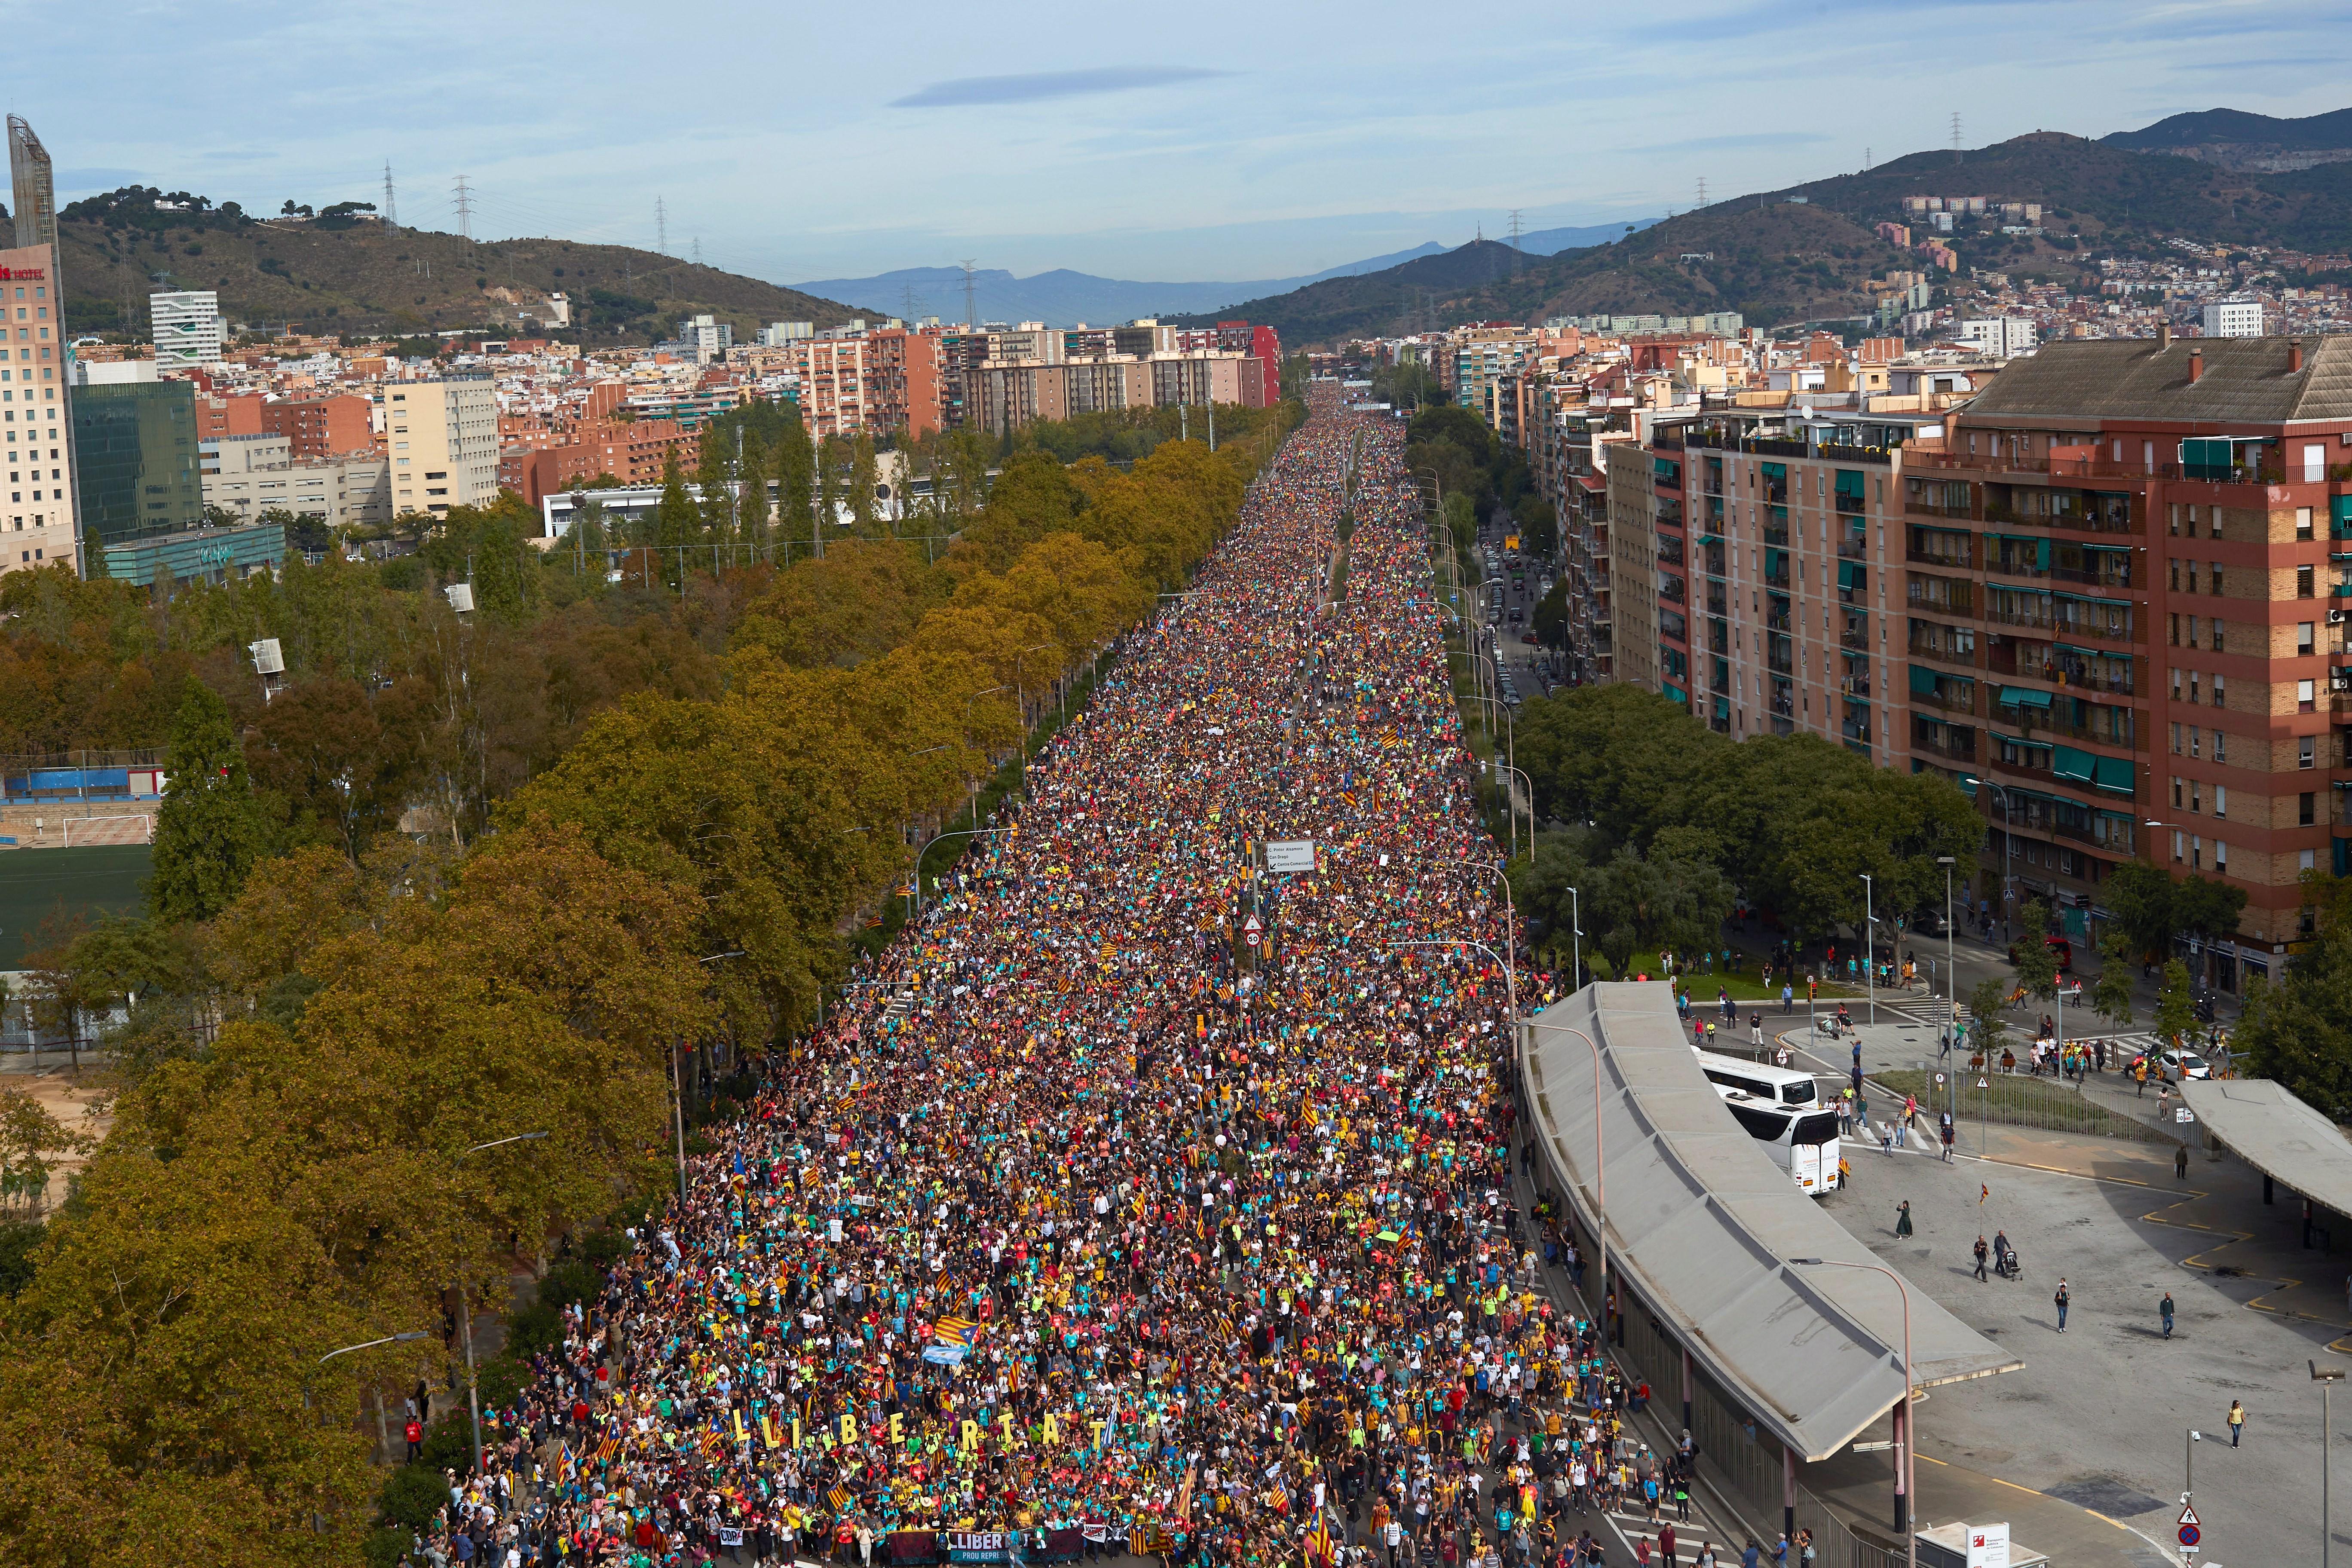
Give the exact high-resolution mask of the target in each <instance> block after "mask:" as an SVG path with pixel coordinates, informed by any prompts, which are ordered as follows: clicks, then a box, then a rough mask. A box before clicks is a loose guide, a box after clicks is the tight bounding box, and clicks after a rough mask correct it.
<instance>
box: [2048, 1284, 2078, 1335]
mask: <svg viewBox="0 0 2352 1568" xmlns="http://www.w3.org/2000/svg"><path fill="white" fill-rule="evenodd" d="M2050 1300H2051V1304H2052V1305H2053V1306H2055V1307H2056V1308H2057V1309H2058V1331H2059V1332H2060V1333H2062V1334H2063V1333H2064V1332H2065V1331H2066V1307H2067V1304H2068V1303H2069V1302H2070V1301H2072V1300H2074V1297H2073V1296H2072V1295H2071V1294H2070V1293H2069V1292H2068V1291H2067V1289H2066V1277H2065V1276H2064V1275H2063V1274H2061V1275H2060V1276H2058V1294H2056V1295H2055V1296H2053V1297H2052V1298H2050Z"/></svg>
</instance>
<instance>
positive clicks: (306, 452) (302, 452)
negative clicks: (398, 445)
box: [261, 394, 375, 463]
mask: <svg viewBox="0 0 2352 1568" xmlns="http://www.w3.org/2000/svg"><path fill="white" fill-rule="evenodd" d="M373 419H374V413H373V408H372V407H371V405H370V404H369V402H368V400H367V399H366V398H364V397H356V396H352V395H350V394H345V395H341V396H338V397H289V398H281V399H278V400H277V401H275V402H265V403H263V404H262V405H261V428H262V429H264V430H268V431H271V432H274V433H275V434H278V435H280V436H283V437H286V439H287V443H288V450H289V453H290V455H291V458H292V460H293V461H295V462H297V463H324V462H328V461H331V460H332V459H334V458H344V457H349V456H351V455H352V453H355V452H366V451H369V450H372V449H373V447H374V446H375V430H374V426H373Z"/></svg>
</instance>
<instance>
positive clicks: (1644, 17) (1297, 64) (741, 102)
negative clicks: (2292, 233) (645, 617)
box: [0, 0, 2352, 308]
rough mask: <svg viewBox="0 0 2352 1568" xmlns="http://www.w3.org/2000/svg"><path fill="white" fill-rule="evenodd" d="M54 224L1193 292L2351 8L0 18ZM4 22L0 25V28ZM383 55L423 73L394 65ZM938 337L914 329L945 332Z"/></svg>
mask: <svg viewBox="0 0 2352 1568" xmlns="http://www.w3.org/2000/svg"><path fill="white" fill-rule="evenodd" d="M10 13H22V16H21V23H22V25H20V26H14V27H11V28H9V29H8V30H9V32H10V34H11V36H12V37H14V38H15V39H17V40H21V41H22V45H23V46H24V47H18V48H16V50H14V51H13V52H12V58H11V60H10V62H9V63H10V67H11V69H10V71H9V73H8V75H9V89H8V90H9V94H10V101H9V105H8V107H9V108H10V109H11V110H13V111H14V112H16V113H19V114H22V115H24V116H26V118H27V119H28V120H30V121H32V123H33V125H34V128H35V129H36V130H37V132H39V133H40V135H41V137H42V139H43V140H44V142H47V145H48V148H49V150H50V153H51V154H52V156H53V157H54V158H55V159H56V160H57V163H58V168H59V171H60V182H59V183H60V186H61V191H60V195H61V197H62V198H63V199H68V200H70V199H71V198H72V197H73V196H74V195H81V194H88V193H89V191H92V190H100V189H107V188H110V187H112V186H114V185H116V184H123V183H126V182H130V181H136V182H138V183H140V184H154V185H159V186H161V187H163V189H165V190H172V189H178V188H185V189H188V190H194V191H199V192H202V193H204V194H205V195H211V196H213V197H214V198H215V200H224V199H235V200H237V201H241V202H243V203H245V204H246V205H247V206H248V207H254V208H264V209H267V210H270V211H275V210H276V209H277V207H278V204H279V203H280V202H282V201H284V200H286V199H287V198H289V197H292V198H294V199H296V200H299V201H304V202H309V203H311V204H313V205H323V204H325V203H327V202H331V201H337V200H352V199H357V200H371V199H375V198H376V197H377V196H378V195H380V193H381V190H382V183H383V163H384V162H385V160H387V159H389V160H390V161H391V163H392V166H393V173H394V178H395V181H396V183H397V186H398V191H399V213H400V216H401V218H402V219H403V220H404V222H407V223H410V224H415V225H423V226H436V227H450V228H453V227H455V217H454V213H453V209H452V206H451V194H450V193H451V187H452V184H453V182H454V180H455V179H456V177H457V176H458V175H459V174H464V175H467V176H468V178H469V181H470V184H471V185H472V187H473V190H474V192H475V199H476V208H477V217H476V223H475V233H476V235H477V237H498V236H503V235H520V234H553V235H561V236H563V237H570V238H574V239H582V240H600V241H610V242H618V243H627V244H634V245H641V246H645V247H652V246H653V245H654V244H655V240H656V231H655V204H656V200H657V199H658V200H659V201H660V202H661V203H662V204H663V205H664V206H665V207H666V208H667V214H668V234H669V247H670V249H671V250H672V251H673V252H674V253H677V254H681V255H683V254H687V253H688V251H689V250H690V248H691V247H692V245H693V243H694V241H695V240H696V239H699V241H700V243H701V254H702V257H703V258H704V259H705V260H706V261H709V262H710V263H711V264H713V265H715V266H723V267H727V268H731V269H734V270H737V271H741V272H747V273H751V274H753V275H755V276H759V277H763V278H768V279H775V280H778V281H787V280H791V279H803V278H823V277H845V276H854V275H861V274H866V273H871V272H878V271H883V270H886V269H888V268H898V267H913V266H937V265H942V264H946V263H949V262H952V261H954V260H956V259H959V258H964V257H971V258H977V259H978V261H979V263H980V265H982V266H983V267H1003V268H1010V269H1011V270H1013V271H1014V272H1016V273H1020V274H1024V275H1026V274H1029V273H1033V272H1036V271H1040V270H1043V269H1045V268H1053V267H1069V268H1076V269H1078V270H1081V271H1087V272H1095V273H1101V274H1107V275H1111V276H1117V277H1125V278H1139V279H1167V280H1192V279H1229V278H1268V277H1280V276H1286V275H1290V274H1296V273H1301V272H1309V271H1314V270H1317V269H1319V268H1325V267H1330V266H1335V265H1338V264H1339V263H1342V262H1346V261H1350V260H1353V259H1355V258H1359V257H1363V256H1370V255H1376V254H1380V253H1382V252H1386V251H1391V250H1397V249H1402V248H1405V247H1410V246H1412V245H1415V244H1418V243H1420V242H1421V241H1423V240H1425V239H1435V240H1439V241H1441V242H1444V243H1448V244H1452V243H1458V242H1459V241H1461V240H1465V239H1467V238H1469V237H1470V236H1471V235H1472V233H1473V232H1474V231H1475V228H1476V227H1477V226H1480V225H1483V226H1485V229H1486V233H1487V234H1489V235H1497V234H1500V233H1501V232H1502V231H1503V229H1504V227H1505V225H1506V223H1507V213H1508V212H1509V210H1510V209H1511V208H1513V207H1517V208H1519V209H1521V210H1522V213H1523V221H1524V222H1525V223H1526V225H1527V226H1528V227H1529V228H1531V229H1533V228H1543V227H1551V226H1559V225H1562V224H1584V223H1596V222H1601V221H1604V220H1608V219H1612V218H1618V217H1634V216H1654V215H1657V214H1660V213H1662V212H1664V211H1665V210H1667V209H1669V208H1674V209H1679V208H1682V207H1685V206H1688V205H1691V203H1692V201H1693V200H1694V197H1695V193H1696V182H1697V181H1698V180H1699V179H1700V178H1702V177H1704V178H1705V179H1706V182H1707V189H1708V193H1709V195H1711V196H1713V197H1717V198H1721V197H1723V196H1727V195H1737V194H1738V193H1739V192H1741V191H1747V190H1761V189H1769V188H1772V187H1775V186H1779V185H1783V184H1791V183H1794V182H1796V181H1800V180H1805V179H1814V178H1820V177H1822V176H1824V175H1827V174H1836V173H1839V172H1842V171H1845V170H1850V169H1854V168H1858V167H1860V166H1861V164H1862V163H1863V161H1864V156H1865V153H1867V155H1868V156H1870V157H1872V158H1874V159H1875V160H1877V161H1884V160H1885V159H1887V158H1890V157H1893V156H1896V155H1898V154H1900V153H1906V152H1912V151H1916V150H1918V149H1920V148H1922V147H1929V146H1942V145H1945V144H1947V142H1948V138H1949V134H1950V130H1949V117H1950V115H1951V112H1952V111H1953V110H1955V109H1958V110H1960V111H1961V114H1962V117H1963V118H1962V137H1963V140H1964V141H1965V142H1967V143H1968V144H1969V145H1971V146H1975V145H1979V144H1982V143H1985V142H1994V141H1999V140H2001V139H2003V138H2005V137H2009V136H2013V135H2016V134H2019V133H2021V132H2028V131H2033V130H2036V129H2047V130H2058V131H2068V132H2076V133H2080V134H2085V135H2100V134H2104V133H2105V132H2110V131H2116V130H2122V129H2128V128H2135V127H2137V126H2140V125H2144V124H2147V123H2148V122H2150V121H2155V120H2158V119H2161V118H2162V117H2163V116H2165V115H2167V114H2170V113H2175V112H2179V111H2180V110H2187V109H2208V108H2214V107H2222V106H2226V107H2230V108H2236V109H2244V110H2255V111H2258V112H2262V113H2267V114H2276V115H2302V114H2312V113H2317V112H2321V111H2324V110H2332V109H2339V108H2343V107H2345V106H2346V105H2347V102H2352V89H2347V88H2345V87H2343V86H2342V85H2340V84H2342V83H2344V82H2345V81H2346V80H2347V79H2348V78H2352V73H2347V71H2346V70H2345V69H2344V67H2345V66H2346V64H2347V60H2352V13H2341V12H2336V11H2334V10H2333V9H2332V8H2331V7H2327V6H2313V5H2308V4H2307V3H2304V4H2295V5H2288V4H2284V3H2277V0H2242V3H2240V4H2233V5H2226V6H2211V5H2193V6H2192V5H2183V4H2137V5H2132V4H2121V3H2116V0H2057V3H2051V0H2042V3H2039V4H2034V5H2022V4H2007V3H2001V0H1977V3H1969V4H1944V5H1937V4H1913V5H1862V4H1859V3H1856V0H1827V3H1823V4H1810V3H1808V0H1792V3H1773V0H1750V3H1734V0H1692V3H1689V4H1681V5H1673V6H1658V7H1653V6H1642V5H1608V6H1600V5H1590V4H1581V5H1577V4H1571V5H1559V4H1558V0H1550V3H1547V4H1532V3H1522V0H1486V4H1482V5H1475V6H1468V7H1464V8H1463V9H1461V10H1459V11H1456V10H1454V9H1452V8H1450V7H1432V6H1430V5H1426V4H1425V3H1423V4H1414V5H1402V4H1395V3H1393V0H1349V3H1346V4H1337V3H1330V0H1293V3H1291V4H1287V5H1266V4H1263V3H1262V0H1261V3H1257V4H1236V3H1234V0H1193V3H1192V4H1189V5H1182V6H1178V7H1165V6H1152V7H1118V6H1107V5H1100V4H1095V5H1085V6H1080V5H1069V4H1058V3H1057V4H1039V3H1036V0H1013V4H1012V5H1010V6H1006V5H998V6H993V7H975V6H971V5H968V4H958V5H942V4H934V3H932V0H916V3H913V4H908V3H906V0H901V3H900V4H898V5H892V6H887V7H874V8H866V7H842V6H829V7H823V8H818V7H810V6H803V5H793V6H782V5H774V4H772V3H770V4H751V3H740V4H739V3H732V0H687V3H686V4H679V5H660V6H646V5H638V4H631V5H610V4H604V3H602V0H574V3H570V4H565V5H553V4H544V3H541V0H493V3H492V4H488V5H483V4H479V3H478V0H477V3H474V4H467V5H457V4H452V3H449V0H410V3H408V4H404V5H399V6H384V5H353V4H338V3H336V0H300V3H299V4H298V3H294V0H214V3H212V4H208V5H202V6H197V5H173V4H159V3H152V0H150V3H144V4H142V3H141V0H117V3H116V4H113V5H91V6H79V7H70V6H57V5H48V4H43V5H37V6H35V5H26V4H23V3H22V0H0V16H7V15H9V14H10ZM12 19H16V18H12ZM420 42H422V43H423V45H424V47H419V46H420ZM948 303H950V302H948V301H939V302H937V305H938V306H939V307H940V308H944V307H945V306H946V305H947V304H948Z"/></svg>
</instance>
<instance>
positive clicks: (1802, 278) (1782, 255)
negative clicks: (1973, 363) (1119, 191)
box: [1232, 132, 2352, 344]
mask: <svg viewBox="0 0 2352 1568" xmlns="http://www.w3.org/2000/svg"><path fill="white" fill-rule="evenodd" d="M1906 195H1983V196H1985V197H1987V198H1988V199H1990V200H1993V201H2015V202H2038V203H2040V204H2042V207H2043V209H2044V217H2043V225H2042V226H2043V227H2045V228H2048V229H2052V230H2053V231H2054V232H2052V233H2047V234H2042V235H2023V234H2021V235H2004V234H2001V233H2000V232H1999V228H2000V221H1999V219H1998V218H1993V219H1990V220H1986V221H1983V222H1981V223H1977V222H1970V223H1968V224H1966V225H1965V232H1964V233H1962V234H1960V235H1956V236H1954V237H1952V240H1951V243H1952V245H1953V246H1954V248H1955V249H1956V251H1957V252H1958V255H1959V257H1960V260H1961V264H1962V265H1963V266H1970V265H1974V266H1980V267H1987V268H1999V269H2003V270H2009V271H2012V272H2023V273H2025V274H2026V275H2028V276H2037V275H2040V276H2049V277H2053V278H2058V279H2079V278H2080V276H2081V264H2080V261H2079V259H2078V253H2079V248H2080V247H2081V246H2082V244H2083V243H2084V241H2086V240H2088V241H2095V242H2098V243H2100V244H2102V245H2106V246H2112V247H2116V248H2121V249H2125V250H2154V249H2156V248H2158V247H2161V245H2162V244H2163V241H2164V239H2165V238H2166V237H2169V236H2182V237H2191V238H2197V239H2201V240H2209V241H2210V240H2220V241H2224V242H2230V243H2237V244H2245V245H2269V246H2272V247H2279V248H2288V249H2298V250H2308V251H2321V252H2331V253H2332V252H2335V251H2337V250H2342V249H2346V248H2352V162H2340V163H2321V164H2318V165H2317V166H2315V167H2306V168H2298V169H2293V170H2285V171H2272V172H2261V173H2253V174H2249V173H2247V172H2244V171H2239V170H2231V169H2226V168H2223V167H2221V166H2219V165H2217V164H2214V163H2208V162H2203V161H2200V160H2196V159H2190V158H2180V157H2174V156H2170V155H2168V153H2161V152H2159V153H2142V152H2137V151H2134V150H2132V149H2129V148H2126V147H2121V146H2116V145H2113V144H2110V143H2108V142H2094V141H2091V140H2089V139H2087V138H2084V137H2079V136H2071V135H2066V134H2063V133H2062V132H2031V133H2029V134H2027V135H2024V136H2018V137H2012V138H2011V139H2010V140H2009V141H2007V142H1998V143H1995V144H1993V145H1992V146H1990V147H1984V148H1978V149H1974V150H1970V151H1967V152H1963V153H1952V152H1949V151H1940V150H1939V151H1934V152H1921V153H1909V154H1906V156H1904V157H1901V158H1897V159H1894V160H1892V161H1890V162H1888V163H1880V164H1877V165H1875V166H1874V167H1873V168H1870V169H1867V170H1864V171H1861V172H1859V173H1856V174H1839V175H1835V176H1832V177H1831V178H1829V179H1825V180H1814V181H1810V182H1807V183H1804V184H1797V185H1790V186H1786V187H1783V188H1781V189H1779V190H1774V191H1764V192H1758V193H1755V194H1752V195H1742V196H1738V197H1733V198H1730V199H1728V200H1725V201H1720V202H1717V203H1714V204H1712V205H1707V206H1705V207H1699V208H1696V209H1693V210H1691V211H1689V212H1685V213H1681V214H1678V215H1676V216H1673V217H1670V218H1667V219H1665V220H1664V221H1663V222H1660V223H1658V224H1656V225H1654V226H1650V227H1647V228H1644V229H1643V230H1642V231H1640V232H1639V233H1637V234H1634V235H1631V236H1626V237H1622V238H1621V239H1618V240H1616V241H1614V242H1612V243H1610V244H1606V245H1596V246H1591V247H1584V248H1581V249H1575V250H1569V251H1564V252H1561V253H1560V254H1559V255H1557V256H1553V257H1549V258H1523V264H1522V265H1519V266H1517V267H1515V268H1500V267H1497V266H1496V264H1495V262H1496V254H1495V253H1496V252H1500V253H1501V254H1502V255H1503V256H1508V255H1510V254H1511V253H1510V250H1509V247H1506V246H1501V245H1498V244H1496V242H1494V241H1486V242H1485V246H1486V248H1484V249H1480V248H1479V247H1478V246H1477V244H1476V242H1474V244H1473V245H1472V246H1465V247H1461V248H1460V249H1459V250H1456V251H1452V252H1448V253H1447V255H1448V257H1462V256H1463V255H1464V253H1465V252H1471V251H1475V252H1476V258H1473V259H1468V260H1465V262H1463V263H1461V264H1458V265H1457V266H1455V268H1454V273H1455V276H1454V278H1452V279H1451V280H1445V279H1443V278H1442V274H1443V273H1444V270H1445V269H1444V268H1435V267H1432V266H1431V262H1432V261H1437V260H1443V259H1444V258H1423V260H1420V261H1415V262H1411V263H1407V264H1405V265H1404V266H1402V267H1398V268H1390V269H1388V270H1387V271H1384V272H1378V273H1370V274H1366V275H1363V276H1361V277H1357V278H1349V279H1331V280H1327V281H1324V282H1319V283H1314V284H1309V285H1307V286H1306V287H1304V288H1301V289H1296V290H1293V291H1292V292H1290V293H1288V294H1285V295H1278V296H1272V297H1268V298H1264V299H1258V300H1246V301H1244V302H1243V303H1242V304H1240V305H1237V306H1234V307H1233V308H1232V313H1234V314H1236V315H1246V316H1248V317H1249V318H1250V319H1251V320H1252V321H1265V322H1266V323H1268V324H1270V325H1272V326H1274V327H1275V328H1276V330H1277V331H1280V332H1281V333H1282V335H1283V338H1284V341H1285V342H1292V343H1298V344H1305V343H1310V342H1332V341H1336V340H1337V339H1339V338H1343V337H1349V336H1362V335H1368V334H1373V333H1391V332H1395V333H1402V332H1409V331H1425V330H1434V329H1441V328H1445V327H1451V326H1454V325H1458V324H1460V323H1461V322H1464V321H1482V320H1508V321H1527V320H1541V319H1543V318H1544V317H1547V316H1554V315H1592V314H1602V313H1606V314H1612V315H1613V314H1620V313H1644V314H1647V313H1656V314H1667V315H1688V314H1696V313H1699V312H1703V311H1714V310H1736V311H1738V312H1739V313H1740V314H1741V315H1743V316H1744V317H1746V318H1747V319H1748V323H1749V324H1750V325H1753V326H1765V327H1771V326H1780V325H1788V324H1796V323H1803V322H1809V321H1853V320H1854V319H1856V318H1857V317H1860V316H1862V315H1864V313H1865V312H1866V310H1867V309H1868V300H1867V296H1866V295H1865V294H1864V284H1865V283H1867V282H1868V281H1870V280H1871V279H1874V278H1884V277H1885V275H1886V274H1887V273H1889V272H1891V271H1898V270H1911V271H1924V270H1927V258H1925V257H1923V256H1921V255H1920V254H1919V253H1918V252H1916V251H1910V250H1904V249H1899V248H1897V247H1895V246H1893V245H1891V244H1889V243H1888V242H1887V241H1886V240H1885V238H1884V237H1881V236H1880V235H1879V234H1878V233H1877V232H1876V229H1875V226H1876V225H1877V224H1879V223H1881V222H1903V221H1904V220H1905V214H1904V210H1903V207H1902V198H1903V197H1905V196H1906ZM2012 226H2016V227H2023V226H2022V225H2012ZM1685 257H1688V258H1692V259H1690V260H1685V259H1683V258H1685ZM1416 269H1417V270H1416Z"/></svg>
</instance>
